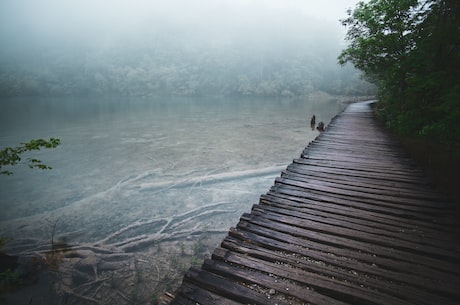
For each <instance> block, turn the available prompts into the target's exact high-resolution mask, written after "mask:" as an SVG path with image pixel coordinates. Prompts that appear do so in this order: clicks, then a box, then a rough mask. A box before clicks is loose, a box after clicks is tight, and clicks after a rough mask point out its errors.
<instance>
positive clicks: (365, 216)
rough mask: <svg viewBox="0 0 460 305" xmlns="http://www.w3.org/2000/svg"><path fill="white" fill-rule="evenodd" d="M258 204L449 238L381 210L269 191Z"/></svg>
mask: <svg viewBox="0 0 460 305" xmlns="http://www.w3.org/2000/svg"><path fill="white" fill-rule="evenodd" d="M259 203H260V204H262V205H269V206H275V207H282V208H283V209H286V210H288V209H290V210H293V211H300V212H302V213H306V214H310V215H314V216H320V217H325V218H331V219H337V220H339V221H347V222H350V223H354V224H360V225H367V226H370V227H372V226H373V227H378V228H380V229H382V230H383V229H384V230H387V231H389V232H400V233H404V234H406V235H408V236H411V237H412V236H413V237H415V238H416V239H424V241H423V242H429V243H433V242H434V243H435V244H436V245H438V244H441V245H443V246H445V245H446V244H449V242H450V241H451V238H450V236H449V235H448V234H445V233H444V231H439V230H433V229H432V228H428V227H426V226H421V225H420V223H414V222H407V221H405V220H404V221H401V219H396V218H394V219H393V218H390V217H388V216H387V217H381V215H380V214H376V213H371V212H365V211H362V210H360V209H356V208H347V207H341V208H337V207H336V206H331V205H330V204H325V203H321V204H317V203H316V202H313V201H311V202H308V199H307V200H301V201H299V200H297V198H292V197H290V196H285V195H282V194H273V193H268V194H267V195H262V196H261V198H260V202H259Z"/></svg>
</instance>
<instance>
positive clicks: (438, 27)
mask: <svg viewBox="0 0 460 305" xmlns="http://www.w3.org/2000/svg"><path fill="white" fill-rule="evenodd" d="M343 23H344V25H346V26H347V27H348V32H347V39H348V41H349V45H348V48H347V49H345V50H344V51H343V52H342V54H341V55H340V57H339V60H340V61H341V62H342V63H345V62H351V63H353V64H354V65H355V66H356V67H358V68H359V69H361V70H362V71H364V72H365V74H366V76H367V78H368V79H370V80H371V81H372V82H374V83H375V84H376V85H377V86H378V94H379V98H380V101H381V112H380V113H381V114H382V115H383V117H384V118H385V120H386V122H387V124H388V125H389V126H390V127H392V128H393V129H395V130H396V131H398V132H399V133H401V134H403V135H411V136H413V135H416V136H422V137H427V138H428V137H429V138H430V139H432V140H434V139H438V140H441V141H444V143H448V144H449V146H451V145H454V146H456V147H457V152H458V153H459V154H460V149H459V148H460V1H458V0H424V1H417V0H385V1H383V0H371V1H369V2H367V3H364V2H360V3H359V4H358V5H357V6H356V8H355V9H354V10H353V11H350V15H349V17H348V18H346V19H344V20H343Z"/></svg>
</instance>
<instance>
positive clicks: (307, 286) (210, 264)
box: [203, 248, 346, 305]
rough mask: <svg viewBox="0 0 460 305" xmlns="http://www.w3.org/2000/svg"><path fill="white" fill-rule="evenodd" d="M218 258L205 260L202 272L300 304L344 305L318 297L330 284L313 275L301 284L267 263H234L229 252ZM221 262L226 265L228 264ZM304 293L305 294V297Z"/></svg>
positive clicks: (232, 256)
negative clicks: (251, 285) (249, 285)
mask: <svg viewBox="0 0 460 305" xmlns="http://www.w3.org/2000/svg"><path fill="white" fill-rule="evenodd" d="M224 251H225V250H224ZM216 253H219V248H217V249H216V251H215V253H214V255H213V257H214V258H216V257H217V255H216ZM217 258H218V259H214V260H206V261H205V263H204V264H203V268H205V269H206V270H211V271H212V272H215V273H218V274H220V275H223V276H225V277H233V278H236V279H237V280H239V281H245V282H247V283H258V284H259V285H262V286H264V288H265V289H267V290H268V289H275V291H276V293H277V294H284V295H287V296H290V297H293V298H296V299H298V300H300V301H302V302H308V303H312V304H318V305H329V304H346V303H344V302H341V301H339V300H338V299H334V298H332V297H328V296H327V295H323V294H321V293H317V292H316V291H315V290H318V288H319V287H322V288H323V290H326V289H327V287H328V285H331V283H332V280H331V281H329V282H328V281H327V280H326V279H320V278H318V276H317V275H316V274H309V276H306V277H305V279H304V280H303V281H300V278H299V277H295V279H294V278H292V277H291V276H290V275H292V274H294V273H293V272H290V270H284V269H283V268H280V267H278V266H276V265H275V264H270V263H268V262H263V261H260V260H252V261H249V260H244V259H242V258H241V257H239V258H240V260H237V256H236V255H231V252H227V255H226V254H223V257H217ZM221 260H224V261H226V262H227V264H226V263H224V262H222V261H221ZM244 262H246V264H244ZM228 263H230V264H228ZM235 265H240V266H235ZM241 267H243V268H241ZM254 270H255V271H254ZM258 271H260V272H258ZM293 281H294V283H293ZM307 291H308V293H306V292H307Z"/></svg>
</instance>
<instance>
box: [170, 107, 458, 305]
mask: <svg viewBox="0 0 460 305" xmlns="http://www.w3.org/2000/svg"><path fill="white" fill-rule="evenodd" d="M453 214H454V213H453V207H452V206H450V205H449V202H447V201H446V200H444V199H443V196H442V194H440V193H438V192H437V191H436V190H435V189H434V188H433V187H432V185H431V184H430V182H429V180H428V179H427V178H426V177H425V176H424V175H423V172H422V171H421V170H420V169H419V168H418V167H417V166H416V165H415V164H414V162H413V161H412V160H411V159H410V158H409V157H408V156H407V155H406V154H405V153H404V151H402V149H401V145H400V144H399V143H398V142H397V141H396V140H395V139H394V138H393V137H392V136H391V135H390V134H389V133H388V132H387V131H386V130H385V129H384V128H383V127H382V126H380V124H379V123H378V122H377V121H376V119H375V117H374V115H373V113H372V109H371V103H370V102H363V103H356V104H351V105H349V106H348V107H347V109H346V110H345V111H344V112H342V113H341V114H340V115H338V116H337V117H335V118H334V119H333V120H332V122H331V123H330V125H329V126H328V128H327V131H325V132H323V133H322V134H321V135H320V136H319V137H318V138H317V139H316V140H315V141H313V142H311V143H310V144H309V145H308V147H307V148H306V149H305V150H304V152H303V153H302V155H301V157H300V158H299V159H296V160H294V161H293V162H292V164H290V165H289V166H288V167H287V169H286V170H284V171H283V172H282V173H281V176H280V177H279V178H277V179H276V181H275V184H274V186H273V187H272V188H271V189H270V190H269V191H268V193H267V194H264V195H262V196H261V197H260V202H259V204H256V205H254V206H253V208H252V211H251V213H250V214H244V215H243V216H242V217H241V219H240V221H239V223H238V224H237V226H236V227H235V228H231V229H230V231H229V234H228V236H227V237H226V238H225V239H224V240H223V241H222V243H221V245H220V246H219V247H218V248H216V249H215V251H214V253H213V255H212V258H211V259H207V260H205V261H204V263H203V265H202V267H201V268H192V269H190V270H189V271H187V272H186V274H185V276H184V279H183V283H182V286H181V287H180V288H179V289H178V291H177V292H176V294H175V298H174V300H173V301H172V303H171V304H175V305H191V304H193V305H196V304H203V305H207V304H226V305H233V304H260V305H267V304H278V305H282V304H328V305H330V304H382V305H383V304H427V305H428V304H429V305H432V304H460V244H459V239H458V236H457V234H458V232H459V224H458V223H456V222H455V219H453V218H451V217H452V215H453Z"/></svg>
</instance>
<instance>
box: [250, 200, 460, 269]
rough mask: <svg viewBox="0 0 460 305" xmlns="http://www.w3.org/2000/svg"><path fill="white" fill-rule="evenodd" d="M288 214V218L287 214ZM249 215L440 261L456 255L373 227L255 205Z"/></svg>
mask: <svg viewBox="0 0 460 305" xmlns="http://www.w3.org/2000/svg"><path fill="white" fill-rule="evenodd" d="M286 214H288V215H286ZM251 215H255V216H260V217H263V218H264V219H267V220H271V221H275V222H279V223H285V224H288V225H291V226H293V227H296V228H304V229H309V230H312V228H314V230H315V231H320V232H326V233H328V234H333V235H334V236H343V237H346V238H348V239H349V240H350V241H352V240H359V241H364V242H366V243H369V244H377V245H382V246H386V247H392V248H394V249H399V250H402V251H405V252H416V253H419V254H422V255H425V256H430V257H435V258H437V259H442V260H450V261H457V260H458V258H457V253H456V252H453V251H452V249H444V247H443V246H442V245H439V246H432V245H427V244H425V243H423V242H420V241H419V242H417V241H414V240H411V239H407V238H406V239H403V238H401V237H402V236H401V235H402V233H397V234H391V235H390V234H382V230H378V229H376V228H375V227H364V226H360V225H353V224H345V225H344V224H343V223H341V222H337V221H332V222H331V223H327V222H326V221H323V220H321V219H318V218H313V217H305V216H304V215H302V214H301V213H295V212H292V213H286V212H284V213H283V211H281V210H280V209H276V208H269V207H266V206H260V205H259V206H258V205H256V206H254V207H253V209H252V212H251Z"/></svg>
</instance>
